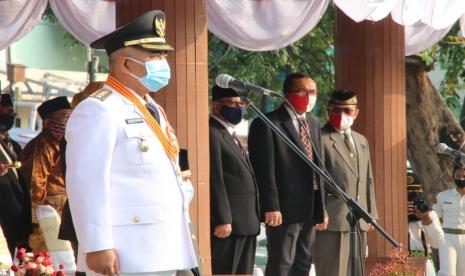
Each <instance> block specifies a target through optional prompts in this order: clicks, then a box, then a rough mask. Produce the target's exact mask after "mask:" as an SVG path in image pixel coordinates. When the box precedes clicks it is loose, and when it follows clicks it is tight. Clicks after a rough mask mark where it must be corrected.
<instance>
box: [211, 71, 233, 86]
mask: <svg viewBox="0 0 465 276" xmlns="http://www.w3.org/2000/svg"><path fill="white" fill-rule="evenodd" d="M231 80H234V78H233V77H231V76H230V75H228V74H220V75H218V76H217V77H216V81H215V82H216V85H218V86H219V87H221V88H230V87H229V82H230V81H231Z"/></svg>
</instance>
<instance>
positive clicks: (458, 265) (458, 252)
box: [433, 188, 465, 276]
mask: <svg viewBox="0 0 465 276" xmlns="http://www.w3.org/2000/svg"><path fill="white" fill-rule="evenodd" d="M433 208H434V210H435V211H436V213H437V214H438V216H439V217H440V218H442V228H443V229H444V231H445V232H446V233H445V242H444V244H443V245H442V246H441V247H440V248H439V263H440V269H439V273H438V275H441V276H465V196H461V195H460V194H459V192H457V190H456V189H455V188H453V189H449V190H445V191H442V192H440V193H438V195H437V203H436V204H435V205H434V207H433ZM447 229H455V231H463V233H462V234H450V233H447V231H446V230H447ZM453 231H454V230H453Z"/></svg>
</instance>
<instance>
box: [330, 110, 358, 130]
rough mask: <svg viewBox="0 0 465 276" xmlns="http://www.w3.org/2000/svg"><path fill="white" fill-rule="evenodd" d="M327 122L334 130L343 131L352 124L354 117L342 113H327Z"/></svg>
mask: <svg viewBox="0 0 465 276" xmlns="http://www.w3.org/2000/svg"><path fill="white" fill-rule="evenodd" d="M329 122H330V123H331V125H333V127H334V128H335V129H338V130H344V131H345V130H347V129H349V128H350V127H351V126H352V124H353V123H354V117H353V116H350V115H347V114H345V113H343V112H340V113H334V112H329Z"/></svg>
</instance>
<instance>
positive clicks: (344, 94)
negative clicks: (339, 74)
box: [329, 90, 358, 105]
mask: <svg viewBox="0 0 465 276" xmlns="http://www.w3.org/2000/svg"><path fill="white" fill-rule="evenodd" d="M329 104H335V105H357V104H358V101H357V94H355V92H353V91H350V90H336V91H333V93H331V96H330V97H329Z"/></svg>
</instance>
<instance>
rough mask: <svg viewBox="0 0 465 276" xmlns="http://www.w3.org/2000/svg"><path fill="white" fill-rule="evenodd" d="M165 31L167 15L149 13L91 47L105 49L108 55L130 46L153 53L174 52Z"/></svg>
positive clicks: (156, 12)
mask: <svg viewBox="0 0 465 276" xmlns="http://www.w3.org/2000/svg"><path fill="white" fill-rule="evenodd" d="M165 31H166V17H165V13H164V12H162V11H159V10H154V11H149V12H146V13H144V14H143V15H141V16H139V17H137V18H136V19H134V21H132V22H130V23H128V24H126V25H124V26H121V27H119V28H118V29H116V30H115V31H113V32H111V33H109V34H107V35H105V36H103V37H101V38H99V39H97V40H96V41H94V42H92V43H91V44H90V47H92V48H94V49H105V50H106V51H107V54H108V55H110V54H111V53H113V52H114V51H116V50H119V49H121V48H124V47H129V46H134V47H138V48H141V49H143V50H147V51H153V52H160V51H173V50H174V48H173V47H172V46H171V45H169V44H167V43H166V39H165Z"/></svg>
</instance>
